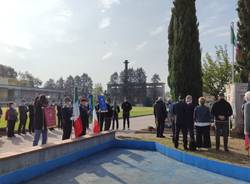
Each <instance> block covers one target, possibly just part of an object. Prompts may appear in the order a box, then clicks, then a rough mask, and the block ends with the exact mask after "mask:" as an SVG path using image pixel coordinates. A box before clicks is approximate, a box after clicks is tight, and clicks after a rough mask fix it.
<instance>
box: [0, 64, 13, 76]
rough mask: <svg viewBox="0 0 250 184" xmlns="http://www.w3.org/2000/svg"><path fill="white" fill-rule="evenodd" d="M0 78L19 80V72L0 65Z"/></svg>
mask: <svg viewBox="0 0 250 184" xmlns="http://www.w3.org/2000/svg"><path fill="white" fill-rule="evenodd" d="M0 77H3V78H17V72H16V71H15V69H14V68H12V67H9V66H5V65H1V64H0Z"/></svg>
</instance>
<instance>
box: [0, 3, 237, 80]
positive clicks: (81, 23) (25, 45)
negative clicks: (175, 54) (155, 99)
mask: <svg viewBox="0 0 250 184" xmlns="http://www.w3.org/2000/svg"><path fill="white" fill-rule="evenodd" d="M196 2H197V3H196V4H197V17H198V21H199V24H200V26H199V29H200V42H201V47H202V52H203V55H204V53H206V52H209V53H211V54H212V55H213V54H214V51H215V49H214V48H215V45H225V44H227V46H228V49H229V54H230V53H231V52H230V51H231V46H230V30H229V26H230V23H231V21H236V20H237V12H236V10H235V9H236V4H237V1H236V0H209V1H205V0H196ZM171 7H172V1H171V0H35V1H34V0H22V1H20V0H8V1H6V0H0V24H1V29H0V58H1V59H0V63H1V64H6V65H9V66H12V67H14V68H15V69H16V70H17V71H30V72H31V73H32V74H34V75H35V76H37V77H39V78H41V79H42V80H43V81H46V80H48V79H49V78H54V79H58V78H59V77H61V76H62V77H64V78H65V77H66V76H68V75H70V74H71V75H73V76H74V75H77V74H79V75H81V74H82V73H83V72H85V73H88V74H89V75H90V76H91V77H92V79H93V80H94V83H99V82H100V83H102V84H103V85H105V84H106V83H107V82H108V81H109V77H110V74H112V73H113V72H115V71H121V70H122V69H123V64H122V63H123V61H124V60H125V59H128V60H129V61H130V62H131V64H130V67H134V68H137V67H143V68H144V69H145V70H146V73H147V76H148V80H150V78H151V76H152V75H153V74H154V73H159V74H160V77H161V79H162V81H163V82H166V79H167V74H168V71H167V70H168V69H167V60H168V54H167V51H168V50H167V49H168V40H167V28H168V24H169V20H170V15H171Z"/></svg>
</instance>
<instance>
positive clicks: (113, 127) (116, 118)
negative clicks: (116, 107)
mask: <svg viewBox="0 0 250 184" xmlns="http://www.w3.org/2000/svg"><path fill="white" fill-rule="evenodd" d="M112 121H113V122H112V130H114V129H115V122H116V130H118V129H119V120H118V116H114V117H113V118H112Z"/></svg>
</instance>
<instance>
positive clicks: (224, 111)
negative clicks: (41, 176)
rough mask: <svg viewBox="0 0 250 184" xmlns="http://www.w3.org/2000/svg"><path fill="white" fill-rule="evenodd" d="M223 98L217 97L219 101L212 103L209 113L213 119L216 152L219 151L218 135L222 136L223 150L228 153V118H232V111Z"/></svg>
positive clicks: (222, 96) (222, 95)
mask: <svg viewBox="0 0 250 184" xmlns="http://www.w3.org/2000/svg"><path fill="white" fill-rule="evenodd" d="M224 98H225V96H224V94H220V95H219V99H218V101H217V102H215V103H214V105H213V107H212V110H211V113H212V115H213V116H214V119H215V129H216V132H215V137H216V150H217V151H218V150H219V149H220V135H221V134H222V135H223V140H224V150H225V151H227V152H228V151H229V150H228V136H229V117H230V116H232V114H233V110H232V107H231V105H230V104H229V103H228V102H227V101H226V100H225V99H224Z"/></svg>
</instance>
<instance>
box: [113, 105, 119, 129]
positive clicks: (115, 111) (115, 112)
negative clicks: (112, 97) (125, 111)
mask: <svg viewBox="0 0 250 184" xmlns="http://www.w3.org/2000/svg"><path fill="white" fill-rule="evenodd" d="M112 112H113V117H112V121H113V123H112V130H114V129H115V122H116V130H118V129H119V113H120V107H119V105H117V104H116V102H115V103H114V106H112Z"/></svg>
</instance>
